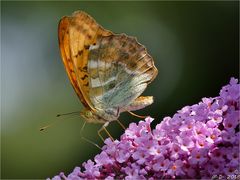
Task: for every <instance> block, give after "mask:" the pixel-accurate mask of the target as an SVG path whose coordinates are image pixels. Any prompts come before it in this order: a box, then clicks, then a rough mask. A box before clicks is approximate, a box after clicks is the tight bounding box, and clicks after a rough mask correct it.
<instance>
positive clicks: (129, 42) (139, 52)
mask: <svg viewBox="0 0 240 180" xmlns="http://www.w3.org/2000/svg"><path fill="white" fill-rule="evenodd" d="M58 39H59V47H60V52H61V56H62V60H63V63H64V66H65V69H66V72H67V75H68V77H69V79H70V82H71V84H72V86H73V88H74V90H75V92H76V94H77V96H78V97H79V99H80V101H81V102H82V104H83V105H84V107H85V109H84V110H82V111H81V112H80V115H81V116H82V117H83V118H84V119H85V120H86V122H89V123H104V124H106V123H109V122H111V121H114V120H118V117H119V115H120V113H122V112H125V111H135V110H139V109H142V108H144V107H146V106H148V105H150V104H152V103H153V97H152V96H140V95H141V94H142V93H143V91H144V90H145V89H146V87H147V85H148V84H149V83H150V82H152V81H153V79H154V78H155V77H156V75H157V73H158V70H157V68H156V67H155V66H154V62H153V59H152V57H151V56H150V55H149V54H148V53H147V51H146V48H145V47H144V46H143V45H141V44H140V43H138V42H137V40H136V38H133V37H130V36H127V35H125V34H114V33H113V32H111V31H109V30H106V29H104V28H103V27H102V26H100V25H99V24H98V23H97V22H96V21H95V20H94V19H93V18H92V17H91V16H90V15H88V14H87V13H85V12H83V11H76V12H74V13H73V14H72V15H71V16H64V17H62V18H61V20H60V22H59V26H58Z"/></svg>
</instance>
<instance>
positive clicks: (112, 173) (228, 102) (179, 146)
mask: <svg viewBox="0 0 240 180" xmlns="http://www.w3.org/2000/svg"><path fill="white" fill-rule="evenodd" d="M239 88H240V85H239V84H238V81H237V79H234V78H231V80H230V83H229V84H228V85H226V86H224V87H222V89H221V91H220V96H218V97H214V98H203V99H202V101H201V102H199V103H198V104H195V105H192V106H185V107H183V108H182V109H181V110H179V111H178V112H177V113H176V114H174V116H173V117H165V118H164V119H163V121H162V122H161V123H159V124H158V125H157V126H156V127H155V129H152V128H151V126H150V125H151V122H152V121H153V119H152V118H150V117H148V118H146V119H145V120H144V121H140V122H139V123H138V124H136V123H131V124H130V125H129V127H128V128H127V129H126V131H125V133H124V134H123V135H122V136H121V138H120V140H115V141H112V140H110V139H106V140H105V145H104V146H103V147H102V151H101V153H100V154H98V155H96V156H95V158H94V160H88V161H87V162H84V163H83V165H82V167H81V168H80V167H76V168H75V169H74V170H73V172H72V173H71V174H69V175H64V173H60V174H59V175H57V176H55V177H53V178H52V179H54V180H58V179H69V180H70V179H75V180H77V179H107V180H111V179H126V180H128V179H149V180H153V179H175V178H176V179H179V178H181V179H193V178H195V179H196V178H201V179H209V178H218V177H225V178H227V177H232V178H234V179H236V178H239V177H240V175H239V172H240V171H239V161H240V159H239V138H240V134H239V117H240V114H239V97H240V95H239Z"/></svg>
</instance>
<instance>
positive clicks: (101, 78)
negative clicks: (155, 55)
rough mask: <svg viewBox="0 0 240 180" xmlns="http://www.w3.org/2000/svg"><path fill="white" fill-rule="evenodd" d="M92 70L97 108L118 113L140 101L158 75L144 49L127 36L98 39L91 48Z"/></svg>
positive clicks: (91, 76) (94, 100) (92, 82)
mask: <svg viewBox="0 0 240 180" xmlns="http://www.w3.org/2000/svg"><path fill="white" fill-rule="evenodd" d="M88 69H89V76H90V81H89V82H90V83H89V86H90V89H89V90H90V96H91V97H92V100H93V101H92V102H93V104H94V105H95V106H96V107H98V108H100V109H102V108H104V109H106V110H107V109H108V108H110V109H113V108H115V109H116V111H117V109H119V108H122V107H124V106H127V105H129V104H131V103H132V102H133V101H134V100H135V99H136V98H137V97H139V96H140V95H141V94H142V92H143V91H144V90H145V88H146V87H147V84H148V83H149V82H151V81H152V80H153V79H154V78H155V76H156V74H157V69H156V67H155V66H154V63H153V60H152V58H151V56H150V55H149V54H148V53H147V52H146V49H145V48H144V46H142V45H140V44H139V43H138V42H137V41H136V39H135V38H131V37H128V36H126V35H124V34H120V35H114V36H107V37H101V38H99V39H97V41H96V45H95V46H90V54H89V62H88Z"/></svg>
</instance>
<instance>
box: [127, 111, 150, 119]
mask: <svg viewBox="0 0 240 180" xmlns="http://www.w3.org/2000/svg"><path fill="white" fill-rule="evenodd" d="M127 112H128V113H129V114H131V115H133V116H135V117H138V118H141V119H144V118H146V117H147V116H140V115H137V114H135V113H133V112H131V111H127Z"/></svg>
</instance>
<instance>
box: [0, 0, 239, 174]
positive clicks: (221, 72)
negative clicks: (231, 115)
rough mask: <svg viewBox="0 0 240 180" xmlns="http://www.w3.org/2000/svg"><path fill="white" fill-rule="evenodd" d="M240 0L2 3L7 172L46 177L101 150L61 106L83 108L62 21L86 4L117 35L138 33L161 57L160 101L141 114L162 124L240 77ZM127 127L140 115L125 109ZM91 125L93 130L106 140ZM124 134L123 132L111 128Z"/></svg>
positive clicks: (152, 89)
mask: <svg viewBox="0 0 240 180" xmlns="http://www.w3.org/2000/svg"><path fill="white" fill-rule="evenodd" d="M238 6H239V3H238V2H237V1H235V2H1V15H2V16H1V165H2V166H1V178H2V179H3V178H4V179H12V178H17V179H20V178H24V179H26V178H34V179H35V178H46V177H52V176H54V175H55V174H58V173H59V172H60V171H64V172H66V173H69V172H70V171H71V170H72V169H73V168H74V167H75V166H77V165H80V164H81V163H82V162H84V161H86V160H87V159H89V158H93V157H94V156H95V155H96V154H97V153H98V152H99V150H98V149H97V148H96V147H94V146H93V145H91V144H89V143H87V142H85V141H82V140H81V139H80V128H81V126H82V123H83V120H82V119H81V118H80V117H75V118H70V117H65V118H64V120H60V121H59V122H58V123H56V124H55V125H54V126H52V127H51V128H49V129H48V130H47V131H45V132H39V130H38V129H39V128H40V127H41V126H43V125H46V124H49V123H51V122H52V121H54V120H55V119H56V118H55V116H56V114H58V113H66V112H72V111H77V110H80V109H82V105H81V103H80V101H79V100H78V99H77V96H76V95H75V93H74V90H73V89H72V87H71V85H70V82H69V80H68V78H67V76H66V73H65V70H64V67H63V64H62V61H61V58H60V53H59V49H58V40H57V26H58V21H59V20H60V18H61V17H62V16H64V15H70V14H71V13H72V12H73V11H75V10H79V9H81V10H84V11H86V12H87V13H89V14H90V15H91V16H92V17H94V18H95V19H96V20H97V22H98V23H99V24H101V25H102V26H103V27H105V28H106V29H109V30H111V31H113V32H116V33H122V32H124V33H126V34H128V35H131V36H136V37H137V39H138V41H139V42H140V43H142V44H144V45H145V46H146V47H147V49H148V51H149V53H150V54H151V55H152V56H153V58H154V60H155V63H156V66H157V68H158V69H159V74H158V76H157V79H156V80H155V81H154V82H153V83H152V84H151V85H150V86H148V88H147V90H146V91H145V92H144V94H145V95H153V96H154V97H155V103H154V104H153V105H152V106H150V107H147V108H146V109H144V110H140V111H137V113H138V114H141V115H151V116H152V117H154V118H155V124H156V123H159V122H160V121H161V119H162V118H163V117H165V116H172V115H173V114H174V112H176V111H177V110H178V109H180V108H181V107H183V106H185V105H191V104H194V103H197V102H199V101H200V100H201V98H202V97H210V96H212V97H213V96H217V95H218V93H219V90H220V88H221V86H222V85H225V84H227V83H228V81H229V79H230V77H232V76H234V77H238V75H239V60H238V59H239V9H238V8H239V7H238ZM120 119H121V121H122V122H123V123H124V124H125V125H126V126H127V125H128V124H129V123H130V122H137V121H139V119H137V118H135V117H132V116H130V115H128V114H122V115H121V117H120ZM99 128H100V125H94V124H88V125H87V126H86V127H85V130H84V136H85V137H88V138H89V139H92V140H93V141H94V142H96V143H98V144H99V145H102V142H101V140H100V138H99V137H98V136H97V133H96V131H97V130H98V129H99ZM108 129H109V131H110V132H111V133H112V135H113V136H114V137H115V138H119V136H120V135H121V133H123V130H122V129H121V127H119V126H118V125H117V124H116V123H112V124H110V125H109V127H108Z"/></svg>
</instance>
